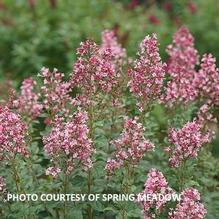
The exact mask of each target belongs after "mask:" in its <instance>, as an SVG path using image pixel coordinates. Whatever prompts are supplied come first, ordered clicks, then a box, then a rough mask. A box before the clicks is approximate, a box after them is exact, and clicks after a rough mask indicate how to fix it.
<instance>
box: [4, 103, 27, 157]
mask: <svg viewBox="0 0 219 219" xmlns="http://www.w3.org/2000/svg"><path fill="white" fill-rule="evenodd" d="M26 132H27V126H26V124H25V123H23V121H22V120H21V118H20V116H19V115H17V114H15V113H13V112H11V111H10V110H9V109H8V108H7V107H0V160H10V159H13V158H14V157H15V156H16V154H20V155H22V156H27V155H28V151H27V150H26V148H25V135H26Z"/></svg>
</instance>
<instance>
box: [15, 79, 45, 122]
mask: <svg viewBox="0 0 219 219" xmlns="http://www.w3.org/2000/svg"><path fill="white" fill-rule="evenodd" d="M35 85H36V81H34V80H33V79H32V78H28V79H25V80H24V81H23V83H22V86H21V95H20V96H19V97H18V99H17V100H14V101H13V107H15V108H17V109H18V112H19V113H20V114H22V115H26V116H28V117H30V118H32V119H35V118H37V117H38V116H39V115H40V114H41V112H42V109H43V105H42V104H41V103H40V102H39V98H40V95H39V94H37V93H35V92H34V86H35Z"/></svg>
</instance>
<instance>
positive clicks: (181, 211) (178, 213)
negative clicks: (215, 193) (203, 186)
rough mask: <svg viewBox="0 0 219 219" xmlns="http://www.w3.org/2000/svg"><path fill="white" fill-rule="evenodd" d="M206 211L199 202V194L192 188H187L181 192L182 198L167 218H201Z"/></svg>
mask: <svg viewBox="0 0 219 219" xmlns="http://www.w3.org/2000/svg"><path fill="white" fill-rule="evenodd" d="M206 213H207V211H206V209H205V207H204V205H203V204H202V203H200V194H199V192H198V191H197V190H196V189H194V188H187V189H185V190H184V191H183V192H182V199H181V201H180V202H179V203H178V204H177V206H176V209H175V210H174V211H173V210H172V211H171V212H169V217H168V218H169V219H185V218H189V219H203V218H204V217H205V215H206Z"/></svg>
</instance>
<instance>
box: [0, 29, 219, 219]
mask: <svg viewBox="0 0 219 219" xmlns="http://www.w3.org/2000/svg"><path fill="white" fill-rule="evenodd" d="M166 51H167V54H168V55H169V58H168V60H167V62H166V63H165V62H164V61H162V59H161V56H160V54H159V43H158V39H157V37H156V35H155V34H152V35H151V36H146V37H145V38H144V39H143V41H142V42H141V43H140V45H139V52H138V54H137V55H138V57H137V59H136V60H135V61H133V59H132V58H130V57H128V55H127V53H126V50H125V49H124V48H122V46H121V44H120V43H119V41H118V39H117V37H116V34H115V33H114V32H113V31H111V30H106V31H104V32H103V33H102V41H101V43H100V44H97V43H96V42H94V41H92V40H86V41H84V42H82V43H81V44H80V46H79V48H78V49H77V51H76V53H77V60H76V62H75V63H74V64H73V70H72V72H71V73H70V75H69V76H68V75H65V74H64V73H62V72H60V71H59V70H58V69H56V68H54V69H53V70H50V69H48V68H47V67H43V68H42V69H41V71H40V72H39V74H38V76H37V77H34V78H27V79H25V80H24V81H23V83H22V85H21V88H20V92H16V93H15V92H9V93H11V96H10V98H9V100H8V101H5V100H4V101H3V100H2V101H1V102H2V106H1V107H0V162H1V165H0V169H1V176H0V195H1V196H2V197H3V198H4V197H5V194H7V192H8V193H21V194H29V193H30V194H31V193H37V194H44V193H46V194H47V193H49V194H60V193H61V194H63V193H64V194H72V193H76V194H87V195H88V194H91V193H95V194H98V193H101V194H108V195H110V194H116V195H121V194H123V193H125V194H133V193H134V194H135V198H134V201H133V200H132V201H118V200H114V201H107V202H104V201H102V200H97V201H93V202H88V201H87V200H86V201H84V202H80V203H78V202H74V203H69V202H68V201H63V202H55V203H54V202H42V201H39V200H38V201H37V202H13V201H9V202H7V201H6V202H4V203H3V204H2V205H3V208H2V210H0V217H1V218H11V215H13V218H64V219H67V218H69V219H70V218H71V219H72V218H77V219H80V218H88V219H94V218H121V219H128V218H129V219H135V218H136V219H137V218H144V219H152V218H159V219H165V218H166V219H184V218H187V219H203V218H216V216H215V215H216V214H217V213H218V212H216V210H215V211H214V210H212V207H211V204H212V203H213V204H212V205H215V204H216V201H217V200H216V198H215V197H216V195H217V194H219V191H218V190H217V188H218V186H219V183H218V158H215V157H213V156H212V141H214V137H215V136H216V132H217V131H218V130H217V128H215V127H216V126H215V124H217V119H218V118H217V117H218V115H217V109H218V105H219V77H218V76H219V71H218V69H217V67H216V60H215V58H214V57H213V56H212V55H211V54H204V55H203V57H202V59H201V60H199V57H200V56H199V54H198V51H197V50H196V49H195V44H194V38H193V36H192V34H191V33H190V32H189V30H188V29H187V28H186V27H181V28H180V29H179V30H178V31H177V32H176V33H175V34H174V36H173V42H172V44H170V45H169V46H167V50H166ZM199 62H200V63H201V64H200V63H199ZM145 173H146V174H147V176H146V174H145ZM145 180H146V181H145ZM142 189H143V191H142ZM148 194H149V195H152V196H153V195H155V196H159V195H169V196H171V195H181V199H180V200H172V199H169V200H165V199H163V200H159V199H152V200H141V199H140V200H139V199H136V197H137V196H138V197H144V196H145V195H148ZM201 197H202V199H201ZM21 209H22V211H21ZM215 212H216V213H215Z"/></svg>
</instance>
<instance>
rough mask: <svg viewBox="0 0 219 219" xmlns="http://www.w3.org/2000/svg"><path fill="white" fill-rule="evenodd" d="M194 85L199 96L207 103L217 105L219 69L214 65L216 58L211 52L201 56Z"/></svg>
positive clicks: (218, 101) (218, 100)
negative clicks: (199, 67)
mask: <svg viewBox="0 0 219 219" xmlns="http://www.w3.org/2000/svg"><path fill="white" fill-rule="evenodd" d="M195 85H196V87H197V89H198V91H199V95H200V97H201V98H203V99H204V100H206V102H207V103H208V105H219V70H218V68H217V67H216V59H215V58H214V57H213V56H212V55H211V54H205V55H204V56H203V58H202V63H201V69H200V70H199V72H198V73H197V74H196V78H195Z"/></svg>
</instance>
